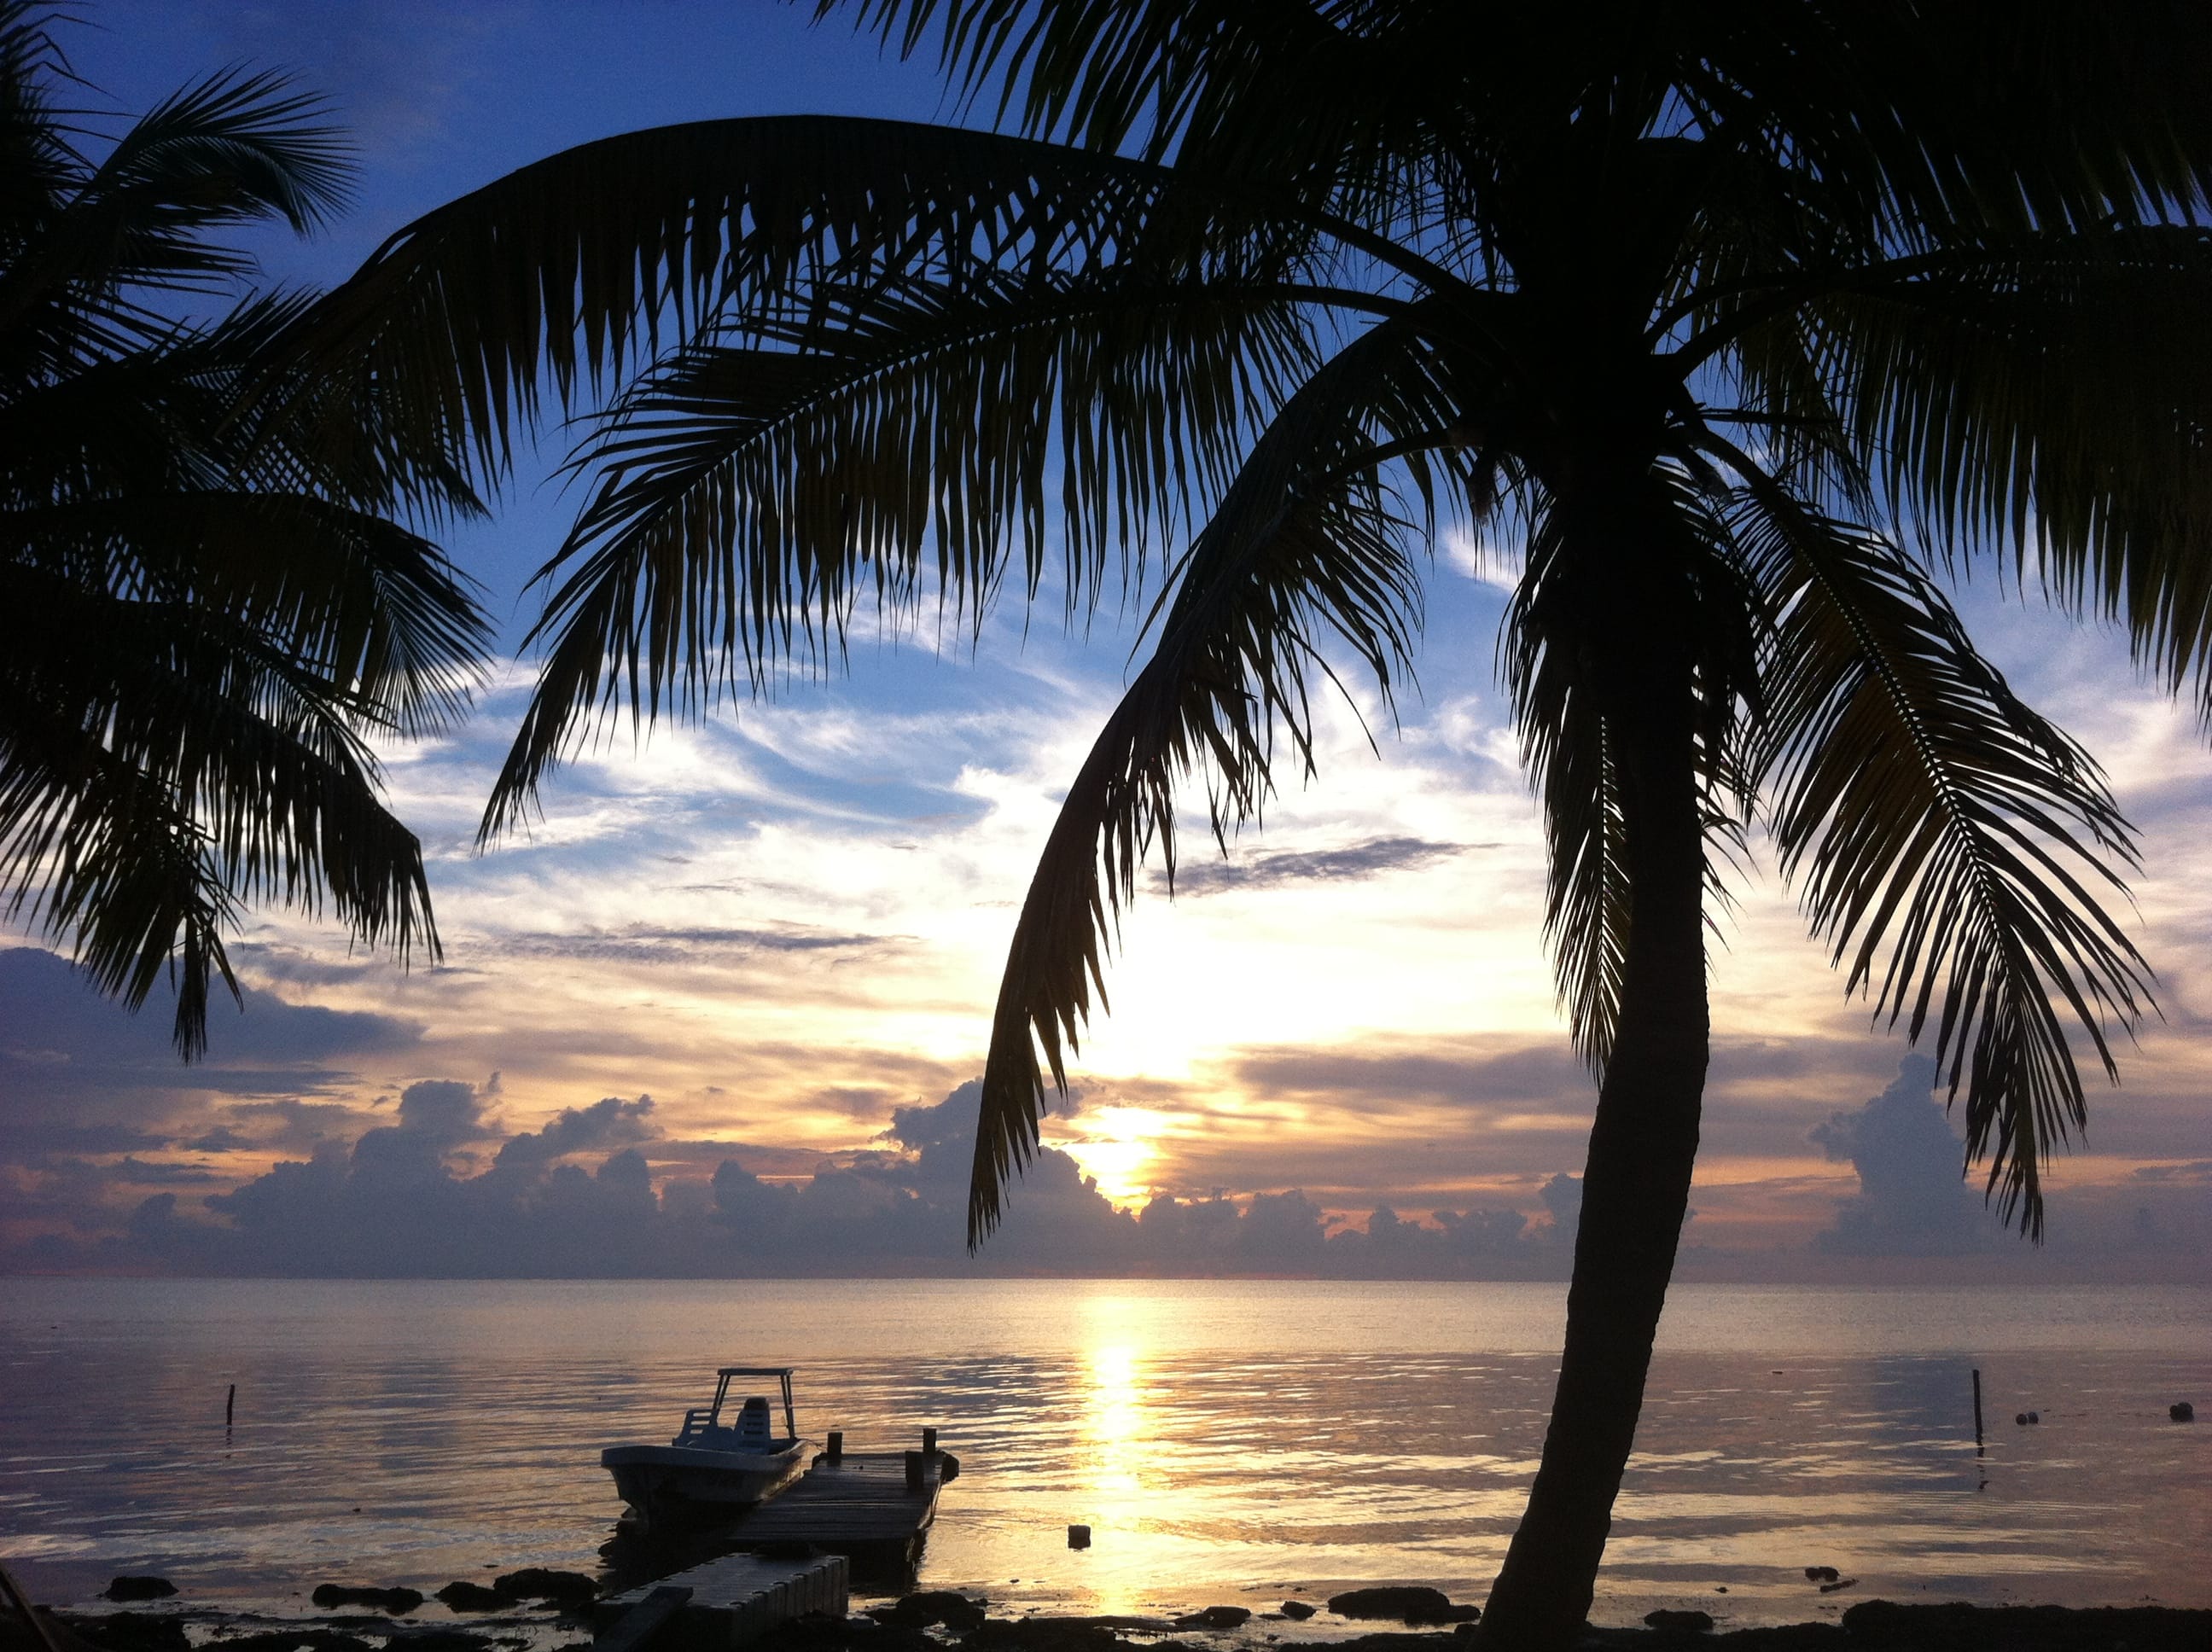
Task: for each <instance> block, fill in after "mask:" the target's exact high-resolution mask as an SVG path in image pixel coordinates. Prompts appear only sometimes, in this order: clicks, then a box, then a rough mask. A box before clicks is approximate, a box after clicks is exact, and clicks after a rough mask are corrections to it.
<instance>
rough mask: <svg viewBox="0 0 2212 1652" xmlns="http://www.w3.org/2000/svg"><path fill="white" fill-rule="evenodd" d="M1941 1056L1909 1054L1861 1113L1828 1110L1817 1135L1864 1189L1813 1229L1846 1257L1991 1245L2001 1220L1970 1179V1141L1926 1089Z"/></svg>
mask: <svg viewBox="0 0 2212 1652" xmlns="http://www.w3.org/2000/svg"><path fill="white" fill-rule="evenodd" d="M1935 1084H1936V1064H1935V1063H1934V1062H1933V1061H1931V1060H1929V1059H1928V1058H1927V1057H1926V1056H1924V1055H1908V1056H1907V1057H1905V1060H1904V1062H1903V1063H1902V1064H1901V1065H1900V1066H1899V1068H1898V1070H1897V1078H1896V1081H1895V1082H1894V1083H1893V1084H1891V1085H1890V1086H1889V1088H1888V1089H1887V1090H1883V1091H1882V1092H1881V1094H1880V1095H1879V1096H1875V1097H1873V1098H1872V1099H1871V1100H1869V1102H1867V1103H1866V1104H1865V1105H1864V1106H1863V1107H1861V1108H1858V1110H1857V1111H1856V1112H1849V1113H1834V1114H1830V1115H1829V1116H1828V1118H1827V1119H1826V1121H1825V1122H1823V1123H1820V1124H1818V1125H1815V1126H1814V1127H1813V1130H1812V1133H1811V1140H1812V1141H1813V1143H1814V1145H1815V1146H1817V1147H1819V1148H1820V1150H1821V1151H1823V1152H1824V1153H1826V1155H1827V1157H1828V1158H1829V1159H1830V1160H1831V1161H1832V1162H1833V1163H1844V1162H1845V1161H1849V1163H1850V1166H1851V1168H1852V1169H1855V1170H1857V1172H1858V1178H1859V1190H1858V1192H1857V1194H1855V1195H1854V1196H1853V1197H1851V1198H1850V1199H1847V1200H1844V1202H1843V1204H1841V1205H1840V1206H1838V1207H1837V1210H1836V1218H1835V1221H1834V1222H1833V1223H1832V1224H1831V1225H1830V1226H1828V1227H1827V1228H1826V1229H1824V1230H1821V1231H1820V1233H1819V1234H1818V1235H1816V1236H1815V1237H1814V1244H1815V1245H1816V1246H1818V1248H1820V1249H1821V1250H1824V1251H1828V1252H1831V1253H1833V1254H1838V1255H1844V1256H1957V1255H1962V1254H1966V1253H1967V1252H1970V1251H1976V1250H1982V1249H1986V1248H1988V1247H1989V1245H1990V1241H1991V1240H1992V1239H1993V1238H1994V1237H1995V1236H1996V1223H1995V1221H1994V1219H1993V1218H1990V1216H1989V1215H1988V1214H1987V1212H1985V1211H1984V1209H1983V1206H1982V1204H1981V1201H1980V1200H1978V1199H1976V1198H1975V1197H1974V1195H1973V1193H1972V1192H1970V1191H1969V1190H1968V1188H1967V1187H1966V1181H1965V1179H1964V1175H1963V1165H1964V1163H1965V1156H1966V1155H1965V1149H1964V1147H1963V1146H1962V1145H1961V1144H1960V1141H1959V1139H1958V1138H1957V1137H1955V1136H1954V1135H1953V1134H1952V1133H1951V1125H1950V1121H1949V1120H1948V1118H1946V1117H1945V1116H1944V1113H1943V1108H1942V1105H1941V1103H1939V1102H1937V1101H1936V1098H1935V1096H1933V1095H1932V1094H1931V1093H1930V1092H1931V1091H1932V1090H1934V1088H1935Z"/></svg>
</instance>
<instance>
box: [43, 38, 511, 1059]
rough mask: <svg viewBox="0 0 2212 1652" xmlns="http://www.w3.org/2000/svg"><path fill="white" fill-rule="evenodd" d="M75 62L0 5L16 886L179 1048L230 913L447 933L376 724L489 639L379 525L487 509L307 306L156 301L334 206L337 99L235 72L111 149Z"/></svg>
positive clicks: (418, 708)
mask: <svg viewBox="0 0 2212 1652" xmlns="http://www.w3.org/2000/svg"><path fill="white" fill-rule="evenodd" d="M63 72H64V68H63V65H62V64H61V63H60V60H59V58H58V52H56V51H55V49H54V47H53V45H52V38H51V33H50V31H49V29H48V27H47V22H46V15H45V14H43V13H40V12H39V11H38V10H37V9H34V8H33V7H30V6H26V5H22V4H11V5H5V6H0V150H4V151H5V153H6V154H7V155H8V156H9V158H10V159H11V160H12V161H14V162H15V163H17V164H16V166H15V169H14V170H12V171H11V172H10V173H9V185H8V186H7V187H5V188H4V189H0V613H5V614H7V615H8V616H9V617H10V619H11V621H13V622H14V623H13V625H12V626H11V635H10V636H9V646H8V647H7V648H6V649H5V650H0V902H4V904H5V905H6V908H7V909H8V911H9V914H10V916H11V917H16V918H21V917H28V918H29V919H31V920H33V921H34V922H36V923H38V924H39V925H40V926H42V927H43V928H44V930H45V931H46V932H47V933H48V934H50V935H52V936H54V937H55V938H58V939H64V940H66V941H68V942H70V944H72V945H73V947H74V949H75V951H76V955H77V957H78V958H79V960H80V961H81V962H82V963H83V964H84V965H85V966H86V968H87V969H88V973H89V974H90V975H91V977H92V979H93V980H94V982H95V983H96V984H97V985H98V986H100V987H101V988H102V989H103V990H106V991H108V992H111V993H117V994H119V995H120V996H122V997H123V998H124V999H125V1000H126V1001H127V1002H129V1003H130V1004H131V1005H133V1006H134V1007H135V1006H136V1005H138V1004H140V1003H143V1000H144V999H145V998H146V996H147V994H148V993H149V992H150V991H151V990H152V988H153V987H154V986H155V983H156V982H157V981H159V980H160V979H161V975H163V974H164V972H165V971H167V972H170V973H172V974H173V975H174V977H175V980H176V983H177V1012H176V1040H177V1043H178V1047H179V1049H180V1050H181V1051H182V1052H183V1053H184V1054H186V1055H187V1056H190V1055H193V1054H197V1053H198V1052H199V1051H200V1049H201V1048H204V1042H205V1038H206V1016H207V995H208V992H209V990H210V985H211V984H212V982H214V981H216V980H218V979H220V980H222V981H225V982H227V983H229V984H230V985H232V987H233V988H234V989H235V982H234V980H233V978H232V975H231V971H230V967H229V963H228V959H227V958H226V957H225V954H224V950H223V935H224V932H225V931H226V929H227V928H228V926H230V924H231V923H232V922H233V921H234V918H235V915H236V914H237V913H238V912H239V910H240V908H241V907H242V906H243V905H246V904H250V903H255V902H264V901H275V902H284V903H287V904H289V905H291V906H293V907H295V908H301V909H303V910H306V911H308V912H314V911H317V910H319V908H321V907H322V905H323V904H324V903H325V902H328V903H329V905H330V907H331V909H332V910H333V911H334V912H335V913H336V914H337V916H338V917H339V918H340V919H341V920H343V921H344V922H345V923H346V924H347V925H348V926H349V928H350V929H351V930H352V931H353V932H354V933H355V934H356V936H357V937H359V938H362V939H363V940H365V941H368V942H371V943H374V944H390V945H391V946H392V947H393V948H394V950H395V951H397V952H398V954H399V956H400V957H402V958H403V959H404V957H406V956H407V955H408V954H409V953H410V951H412V950H413V949H414V948H416V947H417V946H428V947H429V948H431V949H432V950H433V951H435V946H436V932H435V928H434V927H433V926H432V922H431V918H430V909H429V896H428V886H427V883H426V881H425V878H424V876H423V870H422V853H421V849H420V847H419V846H418V845H417V843H416V841H415V839H414V837H413V836H412V835H411V834H410V833H409V832H407V830H406V829H404V827H402V826H401V825H400V824H399V823H398V821H396V820H395V819H393V818H392V816H391V815H390V813H389V812H388V811H386V809H385V808H384V807H383V805H382V803H381V801H380V798H379V789H380V788H379V784H378V773H377V766H376V762H375V760H374V756H373V755H372V754H371V750H370V747H369V744H368V742H369V741H370V739H372V738H374V737H377V736H379V735H404V734H411V733H419V732H424V731H426V730H428V729H432V728H435V727H437V726H441V724H443V723H444V722H446V721H447V720H449V719H451V718H452V717H453V716H455V715H456V714H459V712H460V711H461V710H462V709H463V708H464V707H465V704H466V699H467V689H468V684H469V681H470V678H471V676H472V674H473V672H474V671H475V670H476V668H477V662H478V660H479V659H481V657H482V653H483V645H484V641H485V638H486V628H485V626H484V623H483V617H482V616H481V615H480V613H479V612H478V611H477V607H476V604H475V603H474V601H473V599H472V598H471V595H470V593H469V591H468V589H467V587H466V586H465V584H464V583H463V582H462V581H461V580H459V579H458V578H457V577H456V575H455V574H453V571H452V570H451V569H450V568H448V567H447V563H446V561H445V559H444V557H443V556H442V555H441V553H440V552H439V551H438V550H437V548H436V547H435V545H433V544H430V543H429V541H428V540H427V539H425V538H422V536H421V535H420V534H418V533H416V532H415V531H412V530H410V529H409V528H407V527H404V526H402V525H399V524H398V522H396V521H395V520H393V519H392V517H393V515H394V513H406V512H413V513H418V514H422V515H426V516H429V517H436V516H439V515H441V514H450V513H455V512H468V511H472V510H475V509H477V508H479V507H477V503H476V501H475V498H474V495H473V494H472V493H471V491H470V490H469V489H468V487H467V485H466V483H465V478H464V477H462V475H461V474H460V472H459V471H458V470H457V469H456V468H455V466H454V465H453V461H452V459H451V457H450V446H451V444H450V443H449V442H447V441H444V440H435V441H432V442H429V443H428V444H424V443H420V442H410V441H409V440H404V439H401V438H399V437H398V435H397V434H396V433H395V432H394V430H393V429H392V426H391V424H390V422H389V421H388V420H387V419H386V418H385V414H386V412H387V411H388V408H389V404H388V402H387V400H386V398H384V397H383V396H382V395H381V394H380V393H379V392H377V391H376V390H375V388H374V387H373V386H372V387H369V388H368V391H367V392H366V393H363V394H355V393H353V392H354V391H355V389H356V387H355V386H336V385H333V384H331V383H330V382H328V381H322V382H317V381H314V380H311V379H309V378H307V377H306V376H305V375H304V374H303V373H302V370H301V367H299V365H298V363H297V360H296V356H295V352H294V351H293V349H292V348H291V346H290V345H289V343H288V342H287V341H288V338H289V332H290V330H291V329H292V328H293V327H295V325H297V323H298V320H299V319H300V316H301V313H302V312H303V310H304V308H305V301H304V300H302V299H300V298H289V299H288V298H279V297H270V296H249V297H247V298H246V299H245V300H244V301H240V302H238V303H236V304H235V305H234V306H233V307H231V308H229V309H228V312H227V313H223V314H221V315H219V316H217V317H216V319H212V320H209V321H204V322H186V321H180V320H178V319H174V318H173V316H170V315H167V314H164V313H161V312H160V311H159V310H158V309H156V308H155V307H152V306H151V302H150V301H151V299H152V298H154V297H156V296H158V295H162V294H165V293H166V294H175V293H179V292H183V293H208V292H212V291H214V290H216V288H219V287H220V286H221V285H222V283H223V282H227V281H228V279H230V278H231V277H234V276H236V275H238V274H239V273H240V272H241V271H242V270H245V269H246V267H247V266H246V264H245V263H244V261H243V260H242V259H241V258H240V256H239V255H238V254H236V253H234V252H232V251H231V250H229V249H228V248H226V247H224V246H222V245H221V244H220V243H217V242H215V241H211V240H209V239H207V237H208V234H209V232H210V231H211V230H214V229H216V228H220V227H222V226H224V225H227V224H231V223H236V222H246V221H250V220H252V219H256V218H265V217H270V216H276V217H282V218H283V219H285V220H287V221H288V222H291V223H292V224H293V225H294V226H295V227H296V228H307V227H309V226H310V225H312V224H313V222H316V221H317V220H318V219H319V217H320V216H321V215H323V214H324V213H325V212H326V211H327V210H330V208H331V207H332V206H333V205H334V204H336V203H337V201H339V200H340V199H341V198H342V196H343V181H344V176H345V167H344V160H343V146H342V144H341V143H339V141H338V140H337V137H336V136H335V135H334V133H333V132H332V131H331V130H330V129H329V128H327V127H325V126H322V125H319V124H317V115H318V112H319V108H318V106H317V105H316V104H315V103H314V102H313V100H308V99H306V98H302V97H301V96H299V95H297V94H293V93H291V92H290V91H289V90H288V89H287V88H286V87H285V86H284V84H283V82H281V81H278V80H276V79H274V78H272V77H269V76H244V75H238V74H224V75H218V76H213V77H211V78H210V79H208V80H205V81H203V82H199V83H197V85H195V86H192V87H191V88H187V89H186V90H185V91H184V92H181V93H179V94H177V95H176V96H174V97H172V98H170V99H168V100H165V101H164V102H163V103H161V105H160V106H157V107H156V108H155V110H153V111H152V112H149V114H148V115H146V116H145V117H144V118H142V119H141V120H139V121H138V122H137V123H136V124H135V125H132V126H131V128H130V129H129V130H128V131H126V132H125V134H124V135H123V137H121V138H120V139H119V140H118V142H117V143H115V144H114V145H113V146H112V148H111V149H109V150H108V151H107V153H106V155H103V156H101V157H100V158H99V159H97V160H94V159H90V158H88V157H87V156H85V155H81V154H80V153H79V152H78V150H77V149H76V147H74V142H73V138H72V137H71V135H70V131H68V129H67V128H65V127H64V126H63V125H61V124H60V122H59V119H58V117H57V115H56V114H55V112H54V111H53V110H52V107H51V106H50V101H51V100H50V99H49V97H48V95H47V89H46V83H47V82H49V81H50V80H52V78H54V77H55V76H58V75H60V74H62V73H63ZM271 385H275V386H279V387H281V389H282V391H283V394H282V395H281V396H264V398H261V399H260V400H258V401H253V402H249V399H248V392H250V391H252V390H256V389H262V390H265V389H266V388H267V387H268V386H271Z"/></svg>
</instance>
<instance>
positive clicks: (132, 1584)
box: [105, 1576, 177, 1600]
mask: <svg viewBox="0 0 2212 1652" xmlns="http://www.w3.org/2000/svg"><path fill="white" fill-rule="evenodd" d="M176 1592H177V1586H176V1585H175V1584H174V1583H172V1582H170V1581H169V1580H168V1579H167V1578H166V1577H144V1576H140V1577H118V1578H114V1579H112V1580H111V1581H110V1582H109V1583H108V1585H107V1588H106V1591H105V1594H106V1598H107V1599H108V1600H167V1598H168V1597H169V1596H170V1595H172V1594H175V1593H176Z"/></svg>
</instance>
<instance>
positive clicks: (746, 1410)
mask: <svg viewBox="0 0 2212 1652" xmlns="http://www.w3.org/2000/svg"><path fill="white" fill-rule="evenodd" d="M791 1372H792V1368H791V1367H790V1366H788V1365H725V1366H723V1367H722V1368H721V1369H720V1370H718V1371H716V1372H715V1373H714V1377H715V1382H714V1403H713V1404H711V1405H707V1406H696V1407H695V1408H694V1409H692V1410H690V1411H688V1412H684V1427H683V1429H682V1430H681V1431H680V1432H679V1433H678V1435H677V1436H676V1437H675V1438H674V1439H673V1440H671V1441H670V1442H668V1443H667V1444H666V1445H665V1446H664V1445H615V1446H609V1447H608V1448H607V1449H605V1450H604V1451H602V1452H601V1453H599V1465H600V1467H603V1468H605V1469H606V1470H607V1472H608V1473H611V1474H612V1475H613V1476H614V1477H615V1490H616V1491H617V1492H618V1493H620V1494H621V1497H622V1499H623V1502H625V1503H628V1504H629V1506H630V1509H631V1511H632V1512H633V1514H634V1515H635V1517H636V1519H637V1521H638V1523H639V1525H640V1526H641V1527H645V1528H647V1529H651V1528H653V1527H660V1526H670V1525H677V1524H682V1523H687V1522H693V1521H700V1520H712V1519H715V1518H717V1517H722V1518H726V1517H728V1516H730V1515H736V1514H738V1513H740V1512H742V1511H743V1510H744V1509H746V1508H749V1507H750V1506H751V1505H752V1504H754V1503H764V1502H766V1501H767V1500H768V1499H769V1498H770V1497H774V1496H775V1494H776V1493H777V1492H779V1491H782V1490H783V1488H784V1487H785V1486H787V1485H790V1484H791V1482H792V1481H793V1480H794V1479H797V1478H798V1477H799V1473H800V1472H801V1470H802V1468H803V1467H804V1466H805V1465H804V1461H803V1460H804V1458H805V1452H806V1442H805V1440H803V1439H801V1438H799V1423H798V1419H797V1418H796V1416H795V1414H794V1413H793V1410H792V1405H791ZM769 1379H772V1380H773V1381H774V1382H775V1383H776V1385H777V1387H778V1388H779V1390H780V1391H781V1397H782V1400H783V1432H782V1433H781V1434H779V1433H777V1432H776V1431H775V1418H774V1417H773V1415H772V1414H771V1412H770V1411H769V1397H768V1395H766V1394H749V1393H747V1392H746V1389H748V1388H752V1387H753V1386H755V1384H756V1383H757V1382H764V1381H766V1380H769Z"/></svg>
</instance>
